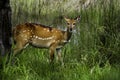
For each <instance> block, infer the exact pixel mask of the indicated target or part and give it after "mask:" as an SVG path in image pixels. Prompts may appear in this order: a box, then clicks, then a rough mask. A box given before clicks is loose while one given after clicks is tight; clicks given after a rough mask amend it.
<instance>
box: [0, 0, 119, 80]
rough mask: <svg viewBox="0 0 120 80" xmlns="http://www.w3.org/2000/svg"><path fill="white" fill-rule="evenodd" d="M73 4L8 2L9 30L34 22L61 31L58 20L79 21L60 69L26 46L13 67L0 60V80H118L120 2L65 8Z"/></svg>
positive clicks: (44, 54) (105, 0)
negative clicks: (70, 18) (9, 3)
mask: <svg viewBox="0 0 120 80" xmlns="http://www.w3.org/2000/svg"><path fill="white" fill-rule="evenodd" d="M73 1H74V0H58V1H54V0H28V1H27V0H19V1H17V0H11V7H12V24H13V26H15V25H16V24H19V23H25V22H35V23H41V24H45V25H50V26H51V27H57V28H60V29H65V28H66V24H65V21H64V19H63V18H62V16H66V15H67V16H69V17H75V16H78V15H81V20H80V22H78V24H77V25H76V29H75V30H76V31H74V33H73V36H72V38H71V42H70V43H69V44H67V45H66V46H65V47H64V48H63V49H62V55H63V58H64V63H65V65H64V66H61V65H60V64H58V63H57V62H55V63H54V64H52V65H51V64H49V54H48V50H45V49H37V48H33V47H32V46H28V47H27V48H26V49H25V50H23V51H22V53H21V54H19V55H18V56H17V57H16V60H15V64H14V65H11V61H9V62H8V64H6V61H7V58H5V59H4V60H3V65H2V67H3V68H2V69H1V70H0V75H1V79H2V80H119V78H120V5H119V4H120V1H119V0H96V2H95V3H94V4H91V5H89V6H88V7H86V8H84V9H82V7H80V6H79V8H77V10H76V8H75V7H74V4H71V6H69V5H68V3H72V2H73ZM75 1H77V0H75ZM83 1H85V0H83ZM53 3H54V4H53ZM65 5H68V6H65ZM76 5H81V6H82V4H81V3H76ZM13 47H14V46H13ZM12 58H13V57H12V56H11V58H10V59H12Z"/></svg>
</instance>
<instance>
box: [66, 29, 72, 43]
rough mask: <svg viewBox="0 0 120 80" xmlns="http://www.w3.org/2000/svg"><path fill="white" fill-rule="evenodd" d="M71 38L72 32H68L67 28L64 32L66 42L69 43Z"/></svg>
mask: <svg viewBox="0 0 120 80" xmlns="http://www.w3.org/2000/svg"><path fill="white" fill-rule="evenodd" d="M71 36H72V31H70V30H69V28H67V31H66V32H65V37H66V40H67V41H69V40H70V38H71Z"/></svg>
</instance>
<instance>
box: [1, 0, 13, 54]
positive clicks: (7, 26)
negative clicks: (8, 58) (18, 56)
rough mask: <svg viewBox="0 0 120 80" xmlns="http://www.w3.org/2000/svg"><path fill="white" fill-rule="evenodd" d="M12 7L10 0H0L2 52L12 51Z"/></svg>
mask: <svg viewBox="0 0 120 80" xmlns="http://www.w3.org/2000/svg"><path fill="white" fill-rule="evenodd" d="M11 26H12V25H11V7H10V1H9V0H0V53H1V55H2V56H3V55H5V54H6V53H10V52H11V46H12V43H11V35H12V34H11V32H12V27H11Z"/></svg>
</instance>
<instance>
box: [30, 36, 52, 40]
mask: <svg viewBox="0 0 120 80" xmlns="http://www.w3.org/2000/svg"><path fill="white" fill-rule="evenodd" d="M31 37H32V36H31ZM33 38H36V39H39V40H50V39H53V36H51V37H47V38H42V37H39V36H35V35H33Z"/></svg>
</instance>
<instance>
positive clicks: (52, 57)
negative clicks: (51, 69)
mask: <svg viewBox="0 0 120 80" xmlns="http://www.w3.org/2000/svg"><path fill="white" fill-rule="evenodd" d="M54 52H55V47H54V46H51V47H50V48H49V53H50V63H52V62H53V60H54V57H55V55H54Z"/></svg>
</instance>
